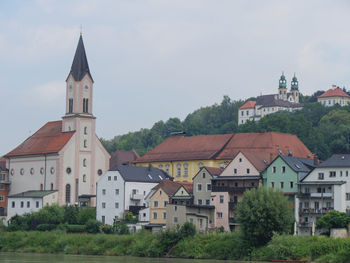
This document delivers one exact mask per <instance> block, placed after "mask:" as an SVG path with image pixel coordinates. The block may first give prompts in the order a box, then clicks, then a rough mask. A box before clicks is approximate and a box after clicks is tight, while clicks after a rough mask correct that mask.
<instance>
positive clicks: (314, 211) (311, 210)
mask: <svg viewBox="0 0 350 263" xmlns="http://www.w3.org/2000/svg"><path fill="white" fill-rule="evenodd" d="M333 209H334V207H323V208H320V209H315V208H302V209H299V213H300V214H326V213H328V212H329V211H331V210H333Z"/></svg>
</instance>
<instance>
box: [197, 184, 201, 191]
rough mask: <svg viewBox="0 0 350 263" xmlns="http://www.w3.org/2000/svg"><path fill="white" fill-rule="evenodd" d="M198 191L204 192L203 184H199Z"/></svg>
mask: <svg viewBox="0 0 350 263" xmlns="http://www.w3.org/2000/svg"><path fill="white" fill-rule="evenodd" d="M197 191H198V192H200V191H202V184H197Z"/></svg>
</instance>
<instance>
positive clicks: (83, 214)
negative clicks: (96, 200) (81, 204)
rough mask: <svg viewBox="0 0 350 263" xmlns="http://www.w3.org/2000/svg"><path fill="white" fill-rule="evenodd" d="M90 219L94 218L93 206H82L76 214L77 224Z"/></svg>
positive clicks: (82, 223)
mask: <svg viewBox="0 0 350 263" xmlns="http://www.w3.org/2000/svg"><path fill="white" fill-rule="evenodd" d="M90 219H96V208H95V207H85V208H82V209H81V210H80V212H79V215H78V218H77V220H78V224H79V225H85V224H86V223H87V221H89V220H90Z"/></svg>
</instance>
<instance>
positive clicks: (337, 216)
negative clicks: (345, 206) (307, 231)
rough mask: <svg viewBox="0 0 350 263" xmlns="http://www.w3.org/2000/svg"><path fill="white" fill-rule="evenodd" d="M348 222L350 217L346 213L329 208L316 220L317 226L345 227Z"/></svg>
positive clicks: (329, 227) (328, 227)
mask: <svg viewBox="0 0 350 263" xmlns="http://www.w3.org/2000/svg"><path fill="white" fill-rule="evenodd" d="M349 223H350V217H349V216H348V215H347V214H346V213H342V212H339V211H336V210H331V211H330V212H328V213H327V214H325V215H324V216H322V217H321V218H319V219H318V220H317V222H316V227H317V228H327V229H329V230H330V229H331V228H346V227H347V226H348V224H349Z"/></svg>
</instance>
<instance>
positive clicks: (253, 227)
mask: <svg viewBox="0 0 350 263" xmlns="http://www.w3.org/2000/svg"><path fill="white" fill-rule="evenodd" d="M292 211H293V209H292V207H291V205H290V202H289V201H288V199H287V198H286V197H285V196H283V194H282V193H281V192H278V191H274V190H273V189H271V188H265V187H261V186H260V187H258V188H257V189H255V188H253V189H251V190H249V191H246V192H244V194H243V199H242V202H240V203H239V204H238V207H237V214H238V217H237V219H238V221H239V222H240V224H241V229H242V232H243V237H244V239H245V240H246V241H247V242H248V244H250V245H251V246H262V245H265V244H266V243H268V242H269V241H270V240H271V239H272V236H273V233H281V234H282V233H288V232H290V230H291V229H292V223H293V212H292Z"/></svg>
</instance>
